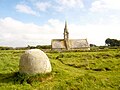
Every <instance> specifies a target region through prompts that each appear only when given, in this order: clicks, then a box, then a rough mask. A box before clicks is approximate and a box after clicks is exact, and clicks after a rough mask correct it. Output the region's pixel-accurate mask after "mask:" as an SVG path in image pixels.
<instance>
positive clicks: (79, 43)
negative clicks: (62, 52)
mask: <svg viewBox="0 0 120 90" xmlns="http://www.w3.org/2000/svg"><path fill="white" fill-rule="evenodd" d="M51 45H52V49H64V48H65V44H64V39H53V40H52V43H51ZM89 47H90V46H89V44H88V41H87V39H69V48H70V49H82V48H89Z"/></svg>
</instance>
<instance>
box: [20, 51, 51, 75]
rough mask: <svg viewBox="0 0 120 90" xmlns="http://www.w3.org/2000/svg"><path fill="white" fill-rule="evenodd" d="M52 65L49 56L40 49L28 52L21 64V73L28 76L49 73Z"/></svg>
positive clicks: (23, 56) (21, 59) (22, 58)
mask: <svg viewBox="0 0 120 90" xmlns="http://www.w3.org/2000/svg"><path fill="white" fill-rule="evenodd" d="M51 70H52V69H51V64H50V61H49V58H48V57H47V55H46V54H45V53H44V52H43V51H41V50H39V49H30V50H26V51H25V53H24V54H23V55H22V56H21V58H20V62H19V72H20V73H26V74H37V73H49V72H51Z"/></svg>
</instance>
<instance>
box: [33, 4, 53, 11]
mask: <svg viewBox="0 0 120 90" xmlns="http://www.w3.org/2000/svg"><path fill="white" fill-rule="evenodd" d="M35 6H36V8H37V9H38V10H39V11H46V10H47V9H48V8H49V7H50V6H51V4H50V3H49V2H37V3H36V4H35Z"/></svg>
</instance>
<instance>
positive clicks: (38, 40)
mask: <svg viewBox="0 0 120 90" xmlns="http://www.w3.org/2000/svg"><path fill="white" fill-rule="evenodd" d="M65 21H67V24H68V31H69V37H70V39H87V40H88V43H89V44H95V45H105V40H106V39H107V38H112V39H118V40H120V0H0V46H11V47H24V46H28V45H30V46H36V45H50V44H51V40H52V39H63V31H64V26H65Z"/></svg>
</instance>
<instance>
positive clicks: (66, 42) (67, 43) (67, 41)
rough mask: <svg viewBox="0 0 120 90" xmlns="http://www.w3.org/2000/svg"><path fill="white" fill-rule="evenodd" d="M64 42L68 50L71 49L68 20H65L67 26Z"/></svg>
mask: <svg viewBox="0 0 120 90" xmlns="http://www.w3.org/2000/svg"><path fill="white" fill-rule="evenodd" d="M64 43H65V48H66V50H69V32H68V29H67V21H65V28H64Z"/></svg>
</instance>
